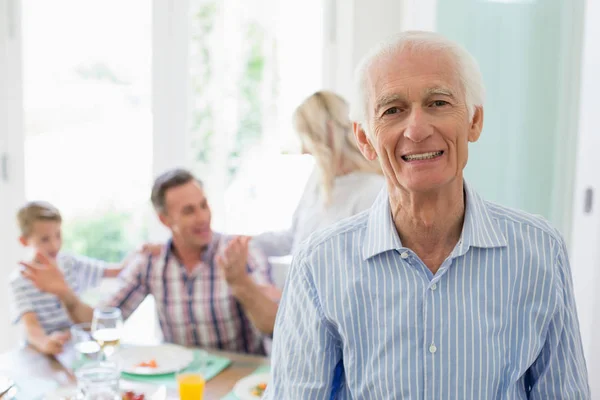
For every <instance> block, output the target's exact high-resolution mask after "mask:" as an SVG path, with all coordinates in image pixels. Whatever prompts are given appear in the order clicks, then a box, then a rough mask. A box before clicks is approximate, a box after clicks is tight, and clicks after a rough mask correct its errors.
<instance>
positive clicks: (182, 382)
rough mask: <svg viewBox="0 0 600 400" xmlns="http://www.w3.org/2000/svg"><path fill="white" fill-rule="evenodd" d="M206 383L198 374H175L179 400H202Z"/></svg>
mask: <svg viewBox="0 0 600 400" xmlns="http://www.w3.org/2000/svg"><path fill="white" fill-rule="evenodd" d="M205 385H206V381H205V380H204V376H202V374H201V373H199V372H181V373H179V374H177V386H179V398H180V400H202V399H204V386H205Z"/></svg>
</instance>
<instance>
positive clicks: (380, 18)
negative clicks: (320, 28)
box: [323, 0, 435, 98]
mask: <svg viewBox="0 0 600 400" xmlns="http://www.w3.org/2000/svg"><path fill="white" fill-rule="evenodd" d="M324 22H325V46H324V53H323V60H324V61H323V63H324V75H323V76H324V82H325V88H326V89H330V90H334V91H336V92H338V93H340V94H341V95H342V96H344V97H346V98H349V96H350V94H351V93H352V74H353V72H354V68H355V67H356V65H357V64H358V62H359V61H360V59H361V58H362V56H363V55H364V54H365V53H366V52H367V51H368V50H369V49H370V48H371V47H373V46H374V45H376V44H377V43H378V42H380V41H381V40H384V39H386V38H387V37H389V36H391V35H394V34H396V33H399V32H400V31H402V30H406V29H426V30H431V29H433V28H434V22H435V0H418V7H417V0H326V8H325V19H324Z"/></svg>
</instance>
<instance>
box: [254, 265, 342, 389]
mask: <svg viewBox="0 0 600 400" xmlns="http://www.w3.org/2000/svg"><path fill="white" fill-rule="evenodd" d="M341 361H342V352H341V345H340V340H339V339H338V338H337V335H336V333H335V331H334V329H333V327H332V326H331V325H329V324H328V322H327V321H326V319H325V317H324V314H323V310H322V307H321V304H320V300H319V297H318V294H317V290H316V288H315V285H314V283H313V280H312V277H311V274H310V272H309V270H308V268H307V265H305V264H304V261H303V260H301V259H300V260H299V257H298V256H296V257H295V258H294V261H293V262H292V268H291V271H290V277H289V279H288V280H287V283H286V287H285V290H284V294H283V299H282V301H281V304H280V306H279V312H278V313H277V319H276V322H275V335H274V340H273V352H272V355H271V362H272V368H271V370H272V371H273V376H272V379H271V382H270V384H269V386H268V387H267V392H266V395H265V396H266V397H265V399H268V400H279V399H303V400H313V399H314V400H322V399H330V398H331V396H332V393H334V391H335V390H336V385H335V384H334V382H335V381H336V376H335V374H336V369H337V367H338V366H339V365H341Z"/></svg>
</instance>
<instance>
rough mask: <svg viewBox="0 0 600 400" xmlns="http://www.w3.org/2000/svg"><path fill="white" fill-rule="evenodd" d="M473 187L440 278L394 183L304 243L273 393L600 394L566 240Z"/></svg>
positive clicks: (280, 323) (283, 322) (304, 399)
mask: <svg viewBox="0 0 600 400" xmlns="http://www.w3.org/2000/svg"><path fill="white" fill-rule="evenodd" d="M465 192H466V207H465V219H464V223H463V229H462V233H461V237H460V240H459V242H458V243H457V245H456V247H455V248H454V250H453V251H452V253H451V254H450V256H449V257H448V258H447V259H446V260H445V261H444V262H443V264H442V265H441V267H440V268H439V270H438V272H437V273H436V274H435V275H433V274H432V273H431V272H430V271H429V269H428V268H427V267H426V266H425V264H424V263H423V262H422V261H421V260H420V259H419V258H418V257H417V256H416V254H415V253H414V252H412V251H411V250H410V249H408V248H406V247H403V246H402V243H401V242H400V239H399V237H398V233H397V231H396V229H395V225H394V221H393V220H392V217H391V211H390V206H389V200H388V194H387V192H386V191H385V190H383V191H382V192H381V193H380V195H379V197H378V199H377V200H376V201H375V203H374V205H373V207H372V208H371V210H369V211H366V212H363V213H361V214H359V215H357V216H355V217H352V218H349V219H347V220H345V221H343V222H341V223H339V224H337V225H335V226H333V227H331V228H329V229H326V230H324V231H321V232H319V233H317V234H315V235H312V236H311V238H310V239H309V240H308V241H307V242H305V243H304V244H303V245H302V246H301V247H300V249H299V250H298V252H297V253H296V255H295V257H294V261H293V263H292V267H291V271H290V275H289V277H288V280H287V282H286V287H285V290H284V294H283V298H282V302H281V304H280V307H279V312H278V315H277V321H276V325H275V337H274V343H273V354H272V363H273V377H272V382H271V383H270V385H269V388H268V391H267V392H268V394H267V396H266V398H267V399H271V400H276V399H277V400H279V399H290V400H296V399H297V400H309V399H319V400H321V399H329V398H336V399H378V400H384V399H423V400H429V399H436V400H437V399H457V400H463V399H486V400H487V399H544V400H547V399H574V400H582V399H583V400H584V399H589V398H590V393H589V386H588V380H587V370H586V366H585V360H584V356H583V349H582V345H581V338H580V333H579V325H578V320H577V313H576V310H575V303H574V297H573V286H572V281H571V272H570V267H569V262H568V259H567V251H566V248H565V243H564V241H563V239H562V237H561V236H560V234H559V233H558V232H557V231H556V230H555V229H553V228H552V227H550V226H549V225H548V224H547V223H546V222H545V221H544V220H543V219H541V218H539V217H535V216H531V215H528V214H526V213H523V212H519V211H515V210H511V209H508V208H505V207H501V206H498V205H495V204H492V203H489V202H486V201H484V200H482V199H481V198H480V197H479V195H478V194H476V193H475V192H474V191H472V190H471V189H469V188H468V187H467V186H465Z"/></svg>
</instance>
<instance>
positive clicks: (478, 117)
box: [468, 107, 483, 142]
mask: <svg viewBox="0 0 600 400" xmlns="http://www.w3.org/2000/svg"><path fill="white" fill-rule="evenodd" d="M482 130H483V107H475V113H474V114H473V119H472V120H471V124H470V126H469V137H468V139H469V142H476V141H477V140H479V136H481V131H482Z"/></svg>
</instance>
